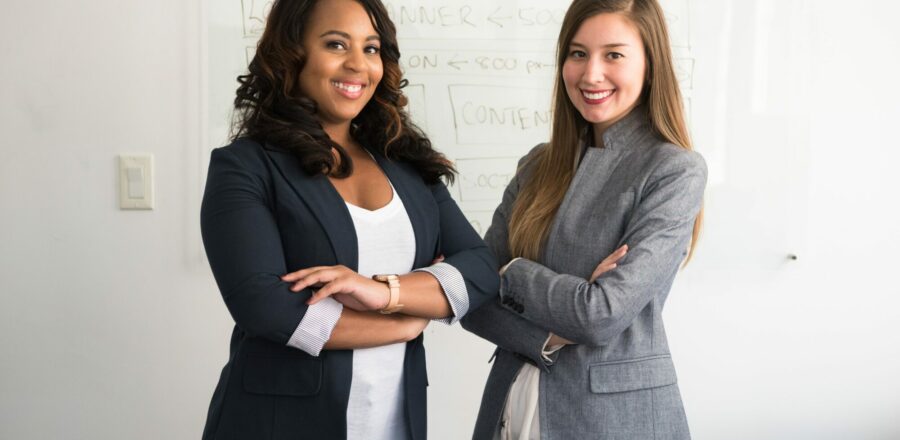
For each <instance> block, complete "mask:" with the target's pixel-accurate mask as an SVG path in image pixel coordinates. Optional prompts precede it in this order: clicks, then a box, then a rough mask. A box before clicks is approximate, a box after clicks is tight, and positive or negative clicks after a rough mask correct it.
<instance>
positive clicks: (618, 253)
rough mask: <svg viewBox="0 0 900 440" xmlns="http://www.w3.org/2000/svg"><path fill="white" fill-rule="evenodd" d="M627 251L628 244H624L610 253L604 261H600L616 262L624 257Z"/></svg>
mask: <svg viewBox="0 0 900 440" xmlns="http://www.w3.org/2000/svg"><path fill="white" fill-rule="evenodd" d="M627 253H628V245H627V244H623V245H622V246H621V247H620V248H618V249H616V250H614V251H613V253H611V254H609V256H607V257H606V258H604V259H603V261H601V262H600V264H603V263H615V262H617V261H619V260H620V259H622V257H624V256H625V254H627Z"/></svg>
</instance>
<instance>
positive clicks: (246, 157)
mask: <svg viewBox="0 0 900 440" xmlns="http://www.w3.org/2000/svg"><path fill="white" fill-rule="evenodd" d="M209 166H210V170H212V169H214V168H222V167H224V168H240V169H241V170H243V171H248V172H251V173H254V174H265V173H268V170H269V166H268V159H267V155H266V150H265V147H264V146H263V145H262V144H261V143H259V142H257V141H255V140H253V139H249V138H240V139H235V140H234V141H233V142H231V143H230V144H228V145H226V146H224V147H219V148H216V149H214V150H212V153H211V155H210V163H209Z"/></svg>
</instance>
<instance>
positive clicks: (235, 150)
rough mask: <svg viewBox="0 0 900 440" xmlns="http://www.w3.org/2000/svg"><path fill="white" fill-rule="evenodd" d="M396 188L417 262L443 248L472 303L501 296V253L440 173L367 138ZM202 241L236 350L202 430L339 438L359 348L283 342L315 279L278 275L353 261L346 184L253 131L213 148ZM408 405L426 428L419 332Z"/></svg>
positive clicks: (410, 362) (410, 346) (233, 435)
mask: <svg viewBox="0 0 900 440" xmlns="http://www.w3.org/2000/svg"><path fill="white" fill-rule="evenodd" d="M370 150H371V151H370V152H371V153H372V154H373V156H374V157H375V159H376V161H377V162H378V165H380V166H381V168H382V170H384V172H385V174H386V175H387V176H388V178H389V179H390V180H391V183H393V185H394V188H396V191H397V195H398V196H399V197H400V198H401V200H403V204H404V206H405V207H406V211H407V213H408V214H409V218H410V221H411V222H412V226H413V230H414V232H415V237H416V257H415V267H416V268H419V267H426V266H428V265H430V264H431V262H432V261H433V260H434V259H435V258H436V257H437V256H438V255H444V257H445V260H444V262H446V263H448V264H451V265H452V266H454V267H455V268H456V269H458V270H459V271H460V273H461V274H462V276H463V278H464V279H465V282H466V288H467V290H468V296H469V310H474V309H475V308H477V307H478V306H479V305H480V304H482V303H484V302H485V301H486V300H487V299H489V298H492V297H494V296H495V295H496V294H497V291H498V288H499V278H498V276H497V263H496V261H495V259H494V257H493V256H492V254H491V253H490V251H489V250H488V248H487V247H486V246H485V244H484V242H483V241H482V240H481V238H480V237H479V236H478V234H477V233H476V232H475V230H474V229H473V228H472V227H471V225H470V224H469V222H468V221H467V220H466V218H465V217H464V216H463V214H462V212H461V211H460V210H459V207H457V205H456V203H455V202H454V201H453V199H452V198H451V197H450V193H449V192H448V191H447V188H446V186H445V185H444V184H441V183H439V184H436V185H427V184H425V182H424V181H423V180H422V178H421V177H420V175H419V174H418V173H417V172H416V170H415V169H413V168H412V167H411V166H410V165H409V164H406V163H401V162H397V161H393V160H389V159H386V158H385V157H384V156H383V155H382V154H380V153H379V152H378V151H375V150H374V149H370ZM201 228H202V232H203V244H204V246H205V248H206V253H207V256H208V258H209V263H210V266H211V268H212V271H213V275H214V276H215V279H216V283H217V284H218V286H219V290H220V291H221V293H222V297H223V298H224V300H225V304H226V306H227V307H228V311H229V312H230V313H231V316H232V317H233V318H234V321H235V327H234V331H233V333H232V336H231V350H230V356H229V359H228V362H227V364H226V365H225V367H224V368H223V369H222V374H221V377H220V378H219V383H218V385H217V386H216V390H215V392H214V393H213V397H212V402H211V403H210V407H209V413H208V416H207V420H206V427H205V429H204V431H203V439H204V440H208V439H252V440H258V439H271V440H276V439H292V440H293V439H323V440H324V439H327V440H334V439H344V438H346V435H347V433H346V427H347V421H346V412H347V400H348V398H349V394H350V381H351V374H352V368H353V365H352V361H353V352H352V350H323V351H322V352H321V354H320V355H319V356H318V357H314V356H311V355H309V354H307V353H305V352H303V351H300V350H297V349H295V348H292V347H288V346H287V345H286V344H287V342H288V340H289V338H290V337H291V334H292V333H293V332H294V330H295V329H296V328H297V326H298V325H299V324H300V320H301V319H303V315H304V314H305V313H306V309H307V305H306V300H307V299H309V297H310V295H311V291H310V290H308V289H307V290H304V291H302V292H299V293H293V292H291V291H290V290H288V288H289V286H290V285H289V284H287V283H284V282H282V281H281V279H280V277H281V275H283V274H285V273H288V272H291V271H296V270H299V269H303V268H307V267H312V266H321V265H337V264H342V265H344V266H347V267H349V268H351V269H353V270H357V265H358V261H357V260H358V255H357V251H358V250H357V239H356V232H355V230H354V227H353V221H352V219H351V217H350V213H349V211H348V210H347V207H346V205H345V204H344V201H343V199H342V198H341V196H340V194H338V192H337V191H336V190H335V188H334V186H333V185H332V184H331V182H330V181H329V180H328V178H327V177H326V176H323V175H313V176H310V175H307V174H306V173H305V172H304V171H303V169H302V168H301V166H300V162H299V161H298V160H297V158H296V156H294V154H293V153H290V152H288V151H287V150H284V149H280V148H278V147H274V146H271V145H268V144H267V145H265V146H263V145H261V144H259V143H257V142H254V141H252V140H247V139H241V140H237V141H235V142H234V143H232V144H231V145H229V146H227V147H223V148H218V149H216V150H214V151H213V153H212V158H211V161H210V165H209V175H208V177H207V182H206V191H205V193H204V196H203V205H202V208H201ZM403 371H404V388H405V389H404V392H405V395H406V416H407V421H408V423H409V431H410V432H411V433H412V436H413V439H416V440H419V439H425V437H426V392H425V387H426V386H427V385H428V379H427V376H426V372H425V350H424V347H423V346H422V336H421V335H420V336H419V337H418V338H416V339H415V340H413V341H411V342H409V343H407V345H406V360H405V362H404V370H403Z"/></svg>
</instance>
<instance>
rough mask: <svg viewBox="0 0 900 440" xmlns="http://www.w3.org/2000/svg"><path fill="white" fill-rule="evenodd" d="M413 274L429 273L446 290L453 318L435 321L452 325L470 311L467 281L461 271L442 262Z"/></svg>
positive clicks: (417, 270) (445, 293)
mask: <svg viewBox="0 0 900 440" xmlns="http://www.w3.org/2000/svg"><path fill="white" fill-rule="evenodd" d="M413 272H428V273H430V274H431V275H433V276H434V277H435V278H437V281H438V284H440V285H441V289H443V290H444V295H446V296H447V301H448V302H449V303H450V309H451V310H453V316H451V317H449V318H444V319H435V321H437V322H440V323H443V324H447V325H452V324H453V323H455V322H456V321H459V320H460V318H462V317H463V316H465V315H466V313H467V312H468V311H469V291H468V289H466V280H465V279H463V276H462V274H461V273H459V270H458V269H456V268H455V267H453V266H451V265H450V264H447V263H444V262H440V263H437V264H434V265H431V266H429V267H423V268H421V269H416V270H414V271H413Z"/></svg>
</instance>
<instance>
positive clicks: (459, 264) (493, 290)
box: [431, 183, 500, 319]
mask: <svg viewBox="0 0 900 440" xmlns="http://www.w3.org/2000/svg"><path fill="white" fill-rule="evenodd" d="M431 192H432V195H433V196H434V200H435V202H436V203H437V206H438V214H439V216H440V240H439V249H438V255H443V256H444V261H443V263H445V264H448V265H450V266H452V267H453V268H454V269H456V270H458V271H459V273H460V274H462V279H463V281H464V282H465V290H466V296H467V297H468V307H465V310H464V311H462V312H460V315H464V314H465V313H466V312H467V311H472V310H475V309H477V308H478V307H480V306H481V305H482V304H484V302H485V301H487V300H489V299H491V298H495V297H496V296H497V290H498V288H499V284H500V283H499V275H498V274H497V269H496V268H497V260H496V259H495V258H494V256H493V255H492V254H491V252H490V250H488V248H487V246H486V245H485V243H484V240H482V239H481V237H479V236H478V233H477V232H475V229H474V228H472V225H471V224H470V223H469V221H468V220H467V219H466V217H465V216H464V215H463V213H462V211H460V209H459V206H457V205H456V202H455V201H454V200H453V198H452V197H451V196H450V192H449V191H448V190H447V186H446V185H444V184H443V183H437V184H435V185H432V186H431ZM461 317H462V316H457V317H456V318H457V319H459V318H461Z"/></svg>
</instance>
